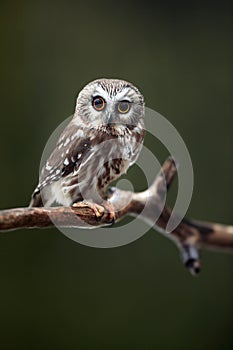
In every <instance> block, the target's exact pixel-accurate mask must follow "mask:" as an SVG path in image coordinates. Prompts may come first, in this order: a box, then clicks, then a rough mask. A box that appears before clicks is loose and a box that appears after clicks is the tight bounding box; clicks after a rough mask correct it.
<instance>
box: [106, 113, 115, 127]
mask: <svg viewBox="0 0 233 350" xmlns="http://www.w3.org/2000/svg"><path fill="white" fill-rule="evenodd" d="M113 122H114V116H113V115H112V114H111V113H108V115H107V117H106V124H107V125H110V124H113Z"/></svg>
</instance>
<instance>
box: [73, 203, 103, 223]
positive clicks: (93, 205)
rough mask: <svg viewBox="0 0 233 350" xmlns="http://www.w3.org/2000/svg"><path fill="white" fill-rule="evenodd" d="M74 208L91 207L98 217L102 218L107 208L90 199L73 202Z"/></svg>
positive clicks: (98, 218)
mask: <svg viewBox="0 0 233 350" xmlns="http://www.w3.org/2000/svg"><path fill="white" fill-rule="evenodd" d="M72 206H73V207H74V208H91V209H92V210H93V212H94V213H95V216H96V219H97V220H100V219H101V217H102V216H103V214H104V211H105V208H104V207H103V206H101V205H98V204H96V203H92V202H88V201H85V200H84V201H82V202H77V203H73V205H72Z"/></svg>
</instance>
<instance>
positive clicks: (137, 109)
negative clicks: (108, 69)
mask: <svg viewBox="0 0 233 350" xmlns="http://www.w3.org/2000/svg"><path fill="white" fill-rule="evenodd" d="M74 118H76V119H77V122H78V121H79V122H82V123H84V124H86V125H87V126H89V127H92V128H95V129H97V130H100V129H101V130H103V131H105V130H106V131H107V130H109V128H114V127H116V128H121V129H123V128H126V127H129V128H133V127H137V126H138V125H139V124H143V119H144V99H143V96H142V94H141V93H140V92H139V90H138V89H137V88H136V87H135V86H134V85H132V84H131V83H129V82H127V81H124V80H118V79H98V80H95V81H93V82H91V83H89V84H87V85H86V86H85V87H84V88H83V89H82V90H81V92H80V93H79V95H78V98H77V104H76V110H75V114H74Z"/></svg>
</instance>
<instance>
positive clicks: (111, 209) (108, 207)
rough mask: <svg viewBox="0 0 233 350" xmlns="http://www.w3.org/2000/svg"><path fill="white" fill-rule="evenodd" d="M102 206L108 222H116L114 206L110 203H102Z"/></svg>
mask: <svg viewBox="0 0 233 350" xmlns="http://www.w3.org/2000/svg"><path fill="white" fill-rule="evenodd" d="M103 206H104V208H105V211H106V212H107V213H108V222H109V223H110V224H114V222H115V220H116V214H115V209H114V206H113V205H112V204H111V203H110V202H104V203H103Z"/></svg>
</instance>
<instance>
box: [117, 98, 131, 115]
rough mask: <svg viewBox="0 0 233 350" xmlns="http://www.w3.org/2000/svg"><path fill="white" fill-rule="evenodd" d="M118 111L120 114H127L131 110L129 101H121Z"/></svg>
mask: <svg viewBox="0 0 233 350" xmlns="http://www.w3.org/2000/svg"><path fill="white" fill-rule="evenodd" d="M117 109H118V111H119V112H120V113H122V114H125V113H127V112H129V110H130V103H129V102H128V101H121V102H119V103H118V106H117Z"/></svg>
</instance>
